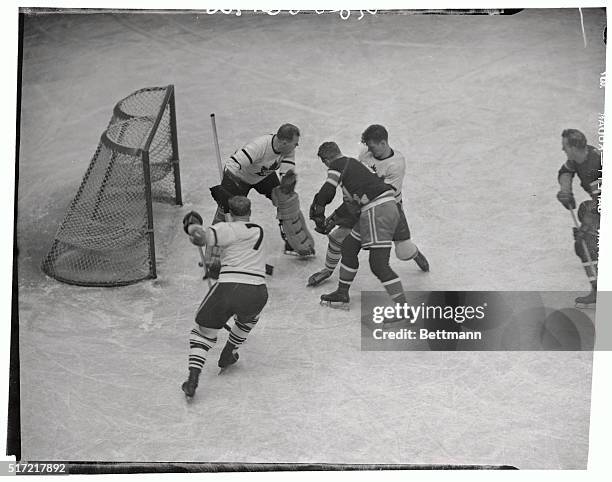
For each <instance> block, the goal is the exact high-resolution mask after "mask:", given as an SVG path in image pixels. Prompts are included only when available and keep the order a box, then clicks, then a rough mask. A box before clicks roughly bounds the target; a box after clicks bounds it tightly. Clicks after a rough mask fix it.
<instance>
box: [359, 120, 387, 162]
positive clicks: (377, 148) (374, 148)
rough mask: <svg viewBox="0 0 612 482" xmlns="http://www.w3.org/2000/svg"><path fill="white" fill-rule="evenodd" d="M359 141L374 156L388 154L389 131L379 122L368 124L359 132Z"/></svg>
mask: <svg viewBox="0 0 612 482" xmlns="http://www.w3.org/2000/svg"><path fill="white" fill-rule="evenodd" d="M361 142H362V143H363V144H365V145H366V146H367V148H368V151H369V152H371V153H372V155H373V156H374V157H375V158H383V157H387V156H388V155H389V151H390V148H389V133H388V132H387V129H385V128H384V127H383V126H381V125H379V124H372V125H371V126H368V128H367V129H366V130H365V131H363V133H362V134H361Z"/></svg>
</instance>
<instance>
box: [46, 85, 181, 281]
mask: <svg viewBox="0 0 612 482" xmlns="http://www.w3.org/2000/svg"><path fill="white" fill-rule="evenodd" d="M154 201H155V202H166V203H173V204H178V205H180V204H182V199H181V188H180V173H179V165H178V143H177V134H176V110H175V101H174V87H173V86H172V85H170V86H167V87H153V88H146V89H141V90H138V91H136V92H134V93H133V94H131V95H129V96H128V97H126V98H125V99H122V100H120V101H119V102H118V103H117V105H116V106H115V108H114V110H113V116H112V118H111V120H110V122H109V125H108V127H107V129H106V130H105V131H104V133H103V134H102V136H101V138H100V142H99V144H98V148H97V149H96V152H95V153H94V155H93V158H92V160H91V162H90V164H89V167H88V168H87V171H86V173H85V176H84V177H83V181H82V182H81V185H80V187H79V189H78V191H77V193H76V195H75V197H74V199H73V200H72V202H71V203H70V206H69V208H68V210H67V212H66V215H65V217H64V220H63V221H62V223H61V224H60V227H59V229H58V231H57V234H56V235H55V239H54V240H53V243H52V245H51V248H50V250H49V252H48V253H47V255H46V256H45V258H44V259H43V263H42V269H43V271H44V272H45V273H47V274H48V275H49V276H52V277H53V278H55V279H57V280H59V281H63V282H66V283H71V284H76V285H82V286H121V285H126V284H130V283H134V282H136V281H140V280H143V279H147V278H156V277H157V270H156V262H155V239H154V230H153V202H154Z"/></svg>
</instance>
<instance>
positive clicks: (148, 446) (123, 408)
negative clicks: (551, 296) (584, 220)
mask: <svg viewBox="0 0 612 482" xmlns="http://www.w3.org/2000/svg"><path fill="white" fill-rule="evenodd" d="M583 13H584V22H585V33H586V39H587V46H586V47H585V45H584V42H583V37H582V33H581V28H580V17H579V13H578V10H575V9H567V10H531V11H523V12H521V13H519V14H517V15H514V16H508V17H506V16H504V17H501V16H411V15H400V14H378V15H375V16H371V15H367V16H365V17H364V18H363V19H362V20H359V21H358V20H357V17H356V16H353V17H351V18H350V19H349V20H346V21H345V20H342V19H340V18H339V16H338V15H337V14H326V15H315V14H300V15H296V16H289V15H283V16H276V17H272V16H267V15H257V16H252V15H243V16H242V17H235V16H223V15H214V16H210V15H206V14H199V15H197V14H195V13H182V14H180V13H173V14H168V13H166V14H162V13H157V14H153V13H149V14H143V13H141V14H128V13H125V12H123V13H115V14H110V13H106V14H51V15H35V14H28V15H27V16H26V19H25V30H24V42H23V82H22V99H21V102H22V103H21V107H22V111H21V145H20V159H19V183H18V190H19V191H18V223H17V236H18V243H19V250H20V257H19V316H20V356H21V426H22V459H23V460H73V461H77V460H97V461H106V460H108V461H134V462H135V461H197V462H262V463H263V462H268V463H274V462H279V463H306V462H310V463H364V464H365V463H368V464H371V463H378V464H410V463H414V464H429V463H431V464H511V465H515V466H517V467H519V468H524V469H527V468H538V469H543V468H560V469H584V468H586V462H587V455H588V432H589V405H590V386H591V368H592V363H591V362H592V353H588V352H461V353H451V352H406V351H404V352H362V351H361V350H360V322H359V319H360V318H359V301H360V294H359V293H360V290H379V289H380V284H379V282H378V281H377V280H376V279H375V278H374V276H373V275H372V274H371V273H370V272H369V269H368V264H367V259H366V258H365V256H363V255H362V258H361V261H362V263H361V265H362V267H361V270H360V273H359V274H358V277H357V279H356V281H355V283H354V285H353V289H352V300H351V303H352V309H351V311H349V312H344V311H339V310H330V309H327V308H324V307H321V306H319V304H318V298H319V296H320V294H322V293H324V292H328V291H331V290H333V289H334V286H335V283H334V282H330V283H327V284H324V285H322V286H321V287H319V288H315V289H306V288H305V284H306V279H307V277H308V276H309V275H310V274H312V273H313V272H314V271H316V270H318V269H320V267H321V266H322V263H323V260H324V253H325V246H326V240H325V238H323V237H322V236H319V235H316V234H315V238H316V243H317V257H316V259H311V260H308V261H304V260H297V259H294V258H288V257H285V256H283V255H282V254H280V250H281V241H280V237H279V236H278V234H277V226H276V224H277V223H276V220H275V212H274V210H273V208H272V206H271V205H270V203H269V202H268V200H267V199H265V198H263V197H261V196H259V195H257V193H255V192H253V193H252V194H251V196H250V197H251V199H252V201H253V212H254V216H253V220H254V221H255V222H258V223H260V224H261V225H262V226H264V229H265V230H266V233H267V242H268V251H269V258H270V260H271V261H272V263H273V264H274V265H275V273H274V277H273V278H272V279H271V280H270V282H269V290H270V301H269V303H268V306H267V307H266V309H265V311H264V312H263V314H262V317H261V321H260V322H259V324H258V325H257V327H256V328H255V329H254V331H253V333H252V334H251V336H250V338H249V340H248V342H247V344H246V345H245V346H244V347H243V348H241V360H240V362H239V364H238V366H236V367H235V369H233V370H232V371H231V372H229V373H227V374H226V375H224V376H217V369H216V361H217V358H218V354H219V352H220V350H221V348H222V346H223V343H224V339H225V334H223V335H222V336H221V337H220V341H219V343H218V344H217V346H216V347H215V348H214V349H213V350H212V351H211V353H210V354H209V364H208V365H207V366H206V367H205V370H204V372H203V375H202V378H201V382H200V387H199V389H198V393H197V395H196V398H195V399H194V401H193V403H191V404H189V405H188V404H186V403H185V399H184V397H183V394H182V392H181V391H180V388H179V387H180V384H181V382H182V381H183V380H184V378H185V375H186V366H187V355H188V333H189V331H190V329H191V326H192V324H193V316H194V312H195V310H196V308H197V306H198V304H199V303H200V301H201V299H202V297H203V296H204V294H205V292H206V283H205V282H203V281H202V280H201V276H200V270H199V268H198V266H197V261H198V255H197V251H196V250H195V248H194V247H193V246H192V245H190V244H189V242H188V240H187V239H186V237H185V235H184V234H183V232H182V225H181V219H182V217H183V214H184V213H185V212H187V211H188V210H190V209H196V210H198V211H199V212H200V213H202V215H203V216H204V218H205V219H212V217H213V214H214V208H215V206H214V204H213V201H212V199H211V198H210V195H209V193H208V188H209V187H210V186H212V185H214V184H216V183H218V172H217V169H216V162H215V155H214V148H213V140H212V135H211V129H210V123H209V114H210V113H211V112H214V113H215V114H216V117H217V126H218V129H219V138H220V144H221V152H222V155H223V156H224V157H227V156H229V155H230V154H231V153H232V152H233V151H234V150H235V149H237V148H239V147H241V146H242V144H244V143H245V142H246V141H248V140H250V139H251V138H252V137H256V136H259V135H262V134H265V133H271V132H275V131H276V129H277V128H278V126H279V125H280V124H282V123H284V122H291V123H294V124H296V125H297V126H299V127H300V129H301V131H302V137H301V140H300V145H299V147H298V149H297V151H296V158H297V164H298V167H297V170H298V176H299V179H298V187H297V190H298V192H299V194H300V197H301V203H302V209H303V210H307V208H308V205H309V204H310V202H311V200H312V196H313V195H314V193H315V192H316V191H317V189H318V188H319V187H320V185H321V184H322V182H323V181H324V179H325V168H324V166H323V165H322V164H321V163H320V161H319V160H318V159H317V157H316V149H317V147H318V145H319V144H320V143H321V142H323V141H326V140H335V141H336V142H338V144H339V145H340V147H341V148H342V149H343V151H344V152H345V154H348V155H356V154H357V153H358V151H359V149H360V146H359V139H360V134H361V132H362V131H363V130H364V129H365V128H366V127H367V126H368V125H369V124H373V123H379V124H383V125H385V126H386V127H387V128H388V130H389V133H390V139H389V142H390V145H391V146H392V147H393V148H395V149H397V150H400V151H401V152H403V153H404V155H405V156H406V158H407V161H408V167H407V175H406V179H405V183H404V205H405V209H406V213H407V217H408V222H409V224H410V227H411V230H412V232H413V239H414V240H415V242H416V243H417V244H418V245H419V246H420V247H421V248H422V250H423V252H424V253H425V254H426V255H427V257H428V258H429V260H430V263H431V272H430V273H427V274H424V273H421V272H420V271H418V268H417V267H416V266H415V265H414V263H411V262H410V263H402V262H399V261H398V260H397V259H395V257H394V256H393V257H392V267H393V268H394V269H395V270H396V271H397V272H398V274H399V275H400V276H401V278H402V280H403V282H404V287H405V289H406V290H509V291H512V290H549V291H563V290H569V291H583V292H585V293H586V292H587V291H588V288H589V286H588V283H587V281H586V279H585V276H584V273H583V270H582V267H581V265H580V262H579V260H578V258H577V257H576V256H575V254H574V252H573V247H572V243H573V240H572V233H571V225H572V224H571V218H570V217H569V215H568V214H567V212H566V211H565V210H564V209H563V208H562V207H561V206H560V204H559V203H558V202H557V200H556V198H555V194H556V191H557V180H556V177H557V170H558V169H559V167H560V165H561V163H562V162H564V159H565V157H564V154H563V153H562V152H561V139H560V133H561V131H562V130H563V129H565V128H568V127H573V128H577V129H580V130H582V131H583V132H584V133H585V134H586V136H587V138H588V139H589V141H590V143H591V144H593V145H596V146H597V138H596V135H597V128H598V114H599V113H601V112H603V100H604V90H603V89H600V88H599V77H600V73H601V72H604V71H605V63H604V59H605V50H604V49H605V46H604V44H603V42H602V31H603V27H604V26H605V14H604V12H603V10H600V9H583ZM167 84H174V85H175V88H176V102H177V119H178V135H179V153H180V169H181V176H182V180H183V184H182V187H183V199H184V206H183V207H178V206H168V205H156V206H155V219H154V222H155V236H156V245H157V257H158V279H157V280H154V281H145V282H141V283H138V284H135V285H132V286H127V287H122V288H82V287H76V286H69V285H66V284H62V283H60V282H58V281H56V280H54V279H51V278H48V277H46V276H45V275H44V274H43V273H42V271H41V270H40V263H41V260H42V257H43V256H44V254H45V253H46V251H47V250H48V249H49V246H50V244H51V242H52V240H53V236H54V234H55V231H56V230H57V228H58V226H59V224H60V223H61V221H62V219H63V216H64V214H65V212H66V209H67V208H68V205H69V203H70V201H71V200H72V198H73V197H74V195H75V193H76V190H77V188H78V186H79V183H80V181H81V179H82V177H83V174H84V173H85V170H86V168H87V165H88V163H89V160H90V159H91V156H92V155H93V153H94V151H95V148H96V146H97V144H98V140H99V138H100V135H101V133H102V131H103V130H104V128H105V127H106V125H107V123H108V120H109V118H110V116H111V112H112V107H113V106H114V105H115V103H116V102H117V101H118V100H119V99H121V98H123V97H125V96H127V95H128V94H130V93H131V92H133V91H135V90H137V89H140V88H142V87H149V86H163V85H167ZM575 191H576V192H577V193H578V192H579V188H577V187H576V188H575ZM578 197H579V201H580V200H582V199H583V198H586V195H584V193H581V194H580V195H579V196H578ZM334 279H335V278H334ZM563 302H564V301H563V300H562V301H561V305H560V307H563ZM566 303H567V305H566V306H568V307H570V306H572V305H573V299H571V298H568V299H567V300H566Z"/></svg>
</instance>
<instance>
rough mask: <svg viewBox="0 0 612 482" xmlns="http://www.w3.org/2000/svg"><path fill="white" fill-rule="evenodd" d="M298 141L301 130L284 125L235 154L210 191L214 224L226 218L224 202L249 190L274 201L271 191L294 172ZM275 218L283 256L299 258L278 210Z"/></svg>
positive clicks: (289, 182)
mask: <svg viewBox="0 0 612 482" xmlns="http://www.w3.org/2000/svg"><path fill="white" fill-rule="evenodd" d="M299 139H300V130H299V129H298V128H297V127H296V126H294V125H292V124H283V125H282V126H280V128H279V129H278V131H277V133H276V134H268V135H265V136H261V137H257V138H256V139H254V140H252V141H251V142H249V143H247V144H246V145H245V146H244V147H242V148H241V149H238V150H237V151H236V152H234V153H233V154H232V155H231V156H230V158H229V160H228V161H227V162H226V163H225V168H224V170H223V178H222V180H221V184H220V185H219V186H215V187H214V188H213V189H212V190H215V192H213V197H214V198H215V200H216V201H217V204H218V208H217V212H216V213H215V218H214V220H213V224H215V223H219V222H221V221H223V220H224V219H225V215H226V214H227V212H228V211H227V201H228V199H229V197H231V196H247V195H248V194H249V192H250V191H251V189H255V190H256V191H257V192H258V193H259V194H262V195H264V196H266V197H267V198H268V199H270V200H271V201H273V199H272V192H273V191H274V190H275V188H277V187H278V186H280V185H281V184H282V183H283V178H284V177H285V175H286V174H287V173H289V172H292V171H295V148H296V147H297V146H298V142H299ZM276 171H278V175H277V173H276ZM279 177H280V179H279ZM291 183H293V184H294V185H295V178H291V179H289V180H288V182H285V184H287V185H290V184H291ZM212 190H211V191H212ZM295 196H297V194H295ZM273 202H274V201H273ZM277 207H278V206H277ZM278 217H279V220H280V221H281V222H280V228H281V237H282V239H283V241H284V243H285V246H284V253H285V254H293V255H301V252H300V248H301V247H300V245H299V244H298V245H295V246H294V244H292V241H293V239H291V238H289V237H288V236H287V233H286V232H285V231H284V228H285V225H284V223H283V222H282V219H281V213H280V211H279V212H278ZM309 254H311V253H309Z"/></svg>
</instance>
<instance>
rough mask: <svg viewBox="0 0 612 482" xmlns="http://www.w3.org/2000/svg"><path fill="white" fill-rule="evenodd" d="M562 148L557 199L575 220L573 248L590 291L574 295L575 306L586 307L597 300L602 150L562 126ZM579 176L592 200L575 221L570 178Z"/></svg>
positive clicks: (574, 201)
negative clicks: (575, 296) (563, 157)
mask: <svg viewBox="0 0 612 482" xmlns="http://www.w3.org/2000/svg"><path fill="white" fill-rule="evenodd" d="M561 142H562V150H563V152H565V154H566V155H567V161H566V162H565V163H564V164H563V165H562V166H561V169H559V174H558V180H559V187H560V190H559V192H558V193H557V199H558V200H559V202H560V203H561V204H563V206H564V207H565V208H566V209H568V210H569V211H570V212H571V214H572V218H573V220H574V226H575V227H574V250H575V252H576V254H577V255H578V257H579V258H580V260H581V261H582V265H583V266H584V270H585V272H586V275H587V278H588V280H589V282H590V283H591V292H590V293H589V294H588V295H586V296H579V297H578V298H576V306H578V307H583V308H584V307H589V306H590V305H593V304H595V303H596V302H597V260H598V258H599V256H598V255H599V249H598V245H597V240H598V235H599V217H600V215H599V198H600V196H601V153H600V152H599V151H598V150H597V149H595V148H594V147H593V146H589V145H587V140H586V137H585V136H584V134H583V133H582V132H580V131H578V130H576V129H565V130H564V131H563V132H562V133H561ZM574 175H578V179H580V185H581V186H582V189H584V190H585V192H586V193H587V194H588V195H589V196H591V199H589V200H588V201H584V202H582V203H581V204H580V207H579V208H578V221H580V225H578V221H577V220H576V215H575V214H574V209H576V200H575V199H574V194H573V192H572V180H573V178H574Z"/></svg>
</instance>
